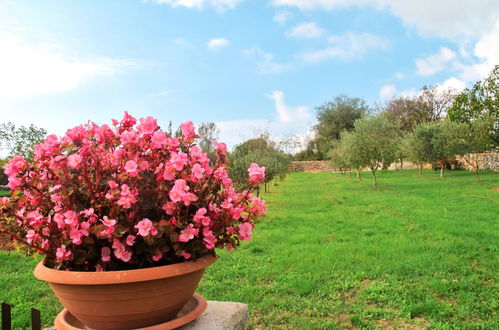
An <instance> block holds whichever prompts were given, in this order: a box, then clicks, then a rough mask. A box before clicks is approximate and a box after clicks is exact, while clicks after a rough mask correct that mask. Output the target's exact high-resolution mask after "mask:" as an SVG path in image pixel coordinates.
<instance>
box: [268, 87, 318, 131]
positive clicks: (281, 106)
mask: <svg viewBox="0 0 499 330" xmlns="http://www.w3.org/2000/svg"><path fill="white" fill-rule="evenodd" d="M268 97H269V98H270V99H272V100H274V105H275V109H276V112H277V118H278V120H279V122H281V123H292V122H303V121H306V120H308V119H309V118H310V113H309V112H308V107H305V106H297V107H291V106H289V105H287V104H286V103H285V102H284V92H283V91H273V92H272V94H270V95H268Z"/></svg>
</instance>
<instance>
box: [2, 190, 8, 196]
mask: <svg viewBox="0 0 499 330" xmlns="http://www.w3.org/2000/svg"><path fill="white" fill-rule="evenodd" d="M5 196H10V191H9V190H0V197H5Z"/></svg>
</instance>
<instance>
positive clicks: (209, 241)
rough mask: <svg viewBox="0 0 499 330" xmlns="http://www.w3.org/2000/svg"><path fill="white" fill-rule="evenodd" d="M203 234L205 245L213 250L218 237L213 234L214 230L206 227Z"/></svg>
mask: <svg viewBox="0 0 499 330" xmlns="http://www.w3.org/2000/svg"><path fill="white" fill-rule="evenodd" d="M203 236H204V238H203V243H204V246H206V248H207V249H208V250H213V249H214V248H215V243H216V242H217V238H216V237H215V235H213V232H212V231H211V230H209V229H208V228H205V229H204V230H203Z"/></svg>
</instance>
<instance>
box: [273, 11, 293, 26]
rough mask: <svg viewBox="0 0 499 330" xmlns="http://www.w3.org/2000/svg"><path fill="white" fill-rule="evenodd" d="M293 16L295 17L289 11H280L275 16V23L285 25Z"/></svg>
mask: <svg viewBox="0 0 499 330" xmlns="http://www.w3.org/2000/svg"><path fill="white" fill-rule="evenodd" d="M292 16H293V14H291V12H289V11H287V10H280V11H278V12H277V13H275V15H274V21H275V22H277V23H279V24H284V23H286V22H287V21H288V20H289V19H290V18H291V17H292Z"/></svg>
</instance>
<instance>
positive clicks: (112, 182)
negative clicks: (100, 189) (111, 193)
mask: <svg viewBox="0 0 499 330" xmlns="http://www.w3.org/2000/svg"><path fill="white" fill-rule="evenodd" d="M107 185H108V186H109V188H111V189H115V188H117V187H118V184H117V183H116V182H115V181H113V180H109V181H108V182H107Z"/></svg>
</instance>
